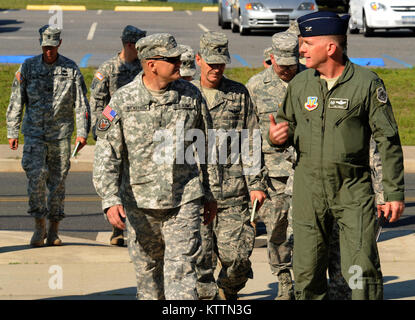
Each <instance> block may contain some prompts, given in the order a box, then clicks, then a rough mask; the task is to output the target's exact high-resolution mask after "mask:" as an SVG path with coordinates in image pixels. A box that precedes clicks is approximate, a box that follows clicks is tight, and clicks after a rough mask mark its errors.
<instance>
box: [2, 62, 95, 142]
mask: <svg viewBox="0 0 415 320" xmlns="http://www.w3.org/2000/svg"><path fill="white" fill-rule="evenodd" d="M86 93H87V88H86V86H85V82H84V79H83V76H82V74H81V72H80V70H79V69H78V67H77V65H76V64H75V62H73V61H72V60H70V59H68V58H66V57H64V56H62V55H59V56H58V59H57V61H56V62H55V63H54V64H52V65H48V64H46V63H44V62H43V60H42V55H38V56H35V57H33V58H30V59H27V60H26V61H25V62H24V63H23V64H22V65H21V66H20V68H19V70H18V71H17V72H16V76H15V78H14V80H13V85H12V93H11V97H10V104H9V107H8V109H7V113H6V117H7V137H8V138H17V137H18V136H19V129H20V124H21V122H22V114H23V108H24V106H26V110H25V115H24V118H23V125H22V133H23V134H24V135H27V136H34V137H42V138H44V139H45V140H55V139H63V138H66V137H69V136H70V135H71V134H72V132H73V130H74V111H75V115H76V128H77V130H76V131H77V132H76V134H77V136H79V137H84V138H86V137H87V136H88V132H89V129H90V118H89V114H90V109H89V104H88V100H87V98H86Z"/></svg>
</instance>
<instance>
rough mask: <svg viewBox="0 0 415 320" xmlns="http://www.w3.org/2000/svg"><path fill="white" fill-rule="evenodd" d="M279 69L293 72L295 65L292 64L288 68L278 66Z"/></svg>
mask: <svg viewBox="0 0 415 320" xmlns="http://www.w3.org/2000/svg"><path fill="white" fill-rule="evenodd" d="M279 67H280V68H281V69H282V70H294V69H296V68H297V65H296V64H292V65H290V66H281V65H279Z"/></svg>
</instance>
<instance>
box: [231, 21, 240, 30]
mask: <svg viewBox="0 0 415 320" xmlns="http://www.w3.org/2000/svg"><path fill="white" fill-rule="evenodd" d="M231 30H232V32H234V33H236V32H238V31H239V28H238V26H237V25H236V24H235V22H234V19H233V18H232V19H231Z"/></svg>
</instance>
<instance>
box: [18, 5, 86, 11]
mask: <svg viewBox="0 0 415 320" xmlns="http://www.w3.org/2000/svg"><path fill="white" fill-rule="evenodd" d="M26 10H32V11H49V10H62V11H86V7H85V6H75V5H60V4H52V5H49V4H46V5H33V4H28V5H27V6H26Z"/></svg>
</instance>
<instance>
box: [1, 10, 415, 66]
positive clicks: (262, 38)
mask: <svg viewBox="0 0 415 320" xmlns="http://www.w3.org/2000/svg"><path fill="white" fill-rule="evenodd" d="M51 19H56V12H54V11H53V12H51V13H49V11H30V10H3V11H0V41H1V43H2V45H1V47H0V59H3V62H4V61H5V60H4V59H7V58H8V57H10V56H12V57H15V58H17V59H18V57H19V56H26V55H36V54H39V53H40V48H39V42H38V32H37V30H38V29H39V27H41V26H42V25H44V24H47V23H49V22H50V20H51ZM54 21H57V20H54ZM61 21H62V26H63V30H64V31H63V43H62V46H61V49H60V52H61V53H62V54H63V55H65V56H67V57H69V58H71V59H73V60H74V61H75V62H77V63H78V64H79V65H80V66H81V67H85V66H93V67H97V66H98V65H99V64H101V63H102V62H104V61H105V60H107V59H108V58H110V57H112V56H114V55H115V53H116V52H117V51H119V50H120V47H121V42H120V35H121V31H122V29H123V28H124V26H125V25H127V24H131V25H134V26H137V27H139V28H141V29H144V30H147V31H148V34H153V33H159V32H169V33H171V34H173V35H174V36H175V37H176V40H177V41H178V42H179V43H183V44H188V45H190V46H192V47H193V48H194V49H195V50H197V48H198V47H199V37H200V35H201V34H202V33H203V32H205V31H208V30H210V31H220V30H222V29H221V28H220V26H219V25H218V23H217V13H216V12H202V11H174V12H115V11H109V10H87V11H63V12H62V17H61ZM222 31H223V32H225V33H226V34H227V36H228V38H229V46H230V52H231V56H232V63H231V64H230V65H229V67H242V66H249V67H259V66H261V65H262V52H263V50H264V49H265V48H266V47H269V46H270V45H271V36H272V35H273V33H274V32H276V30H274V31H270V32H253V33H252V34H251V35H248V36H240V35H239V34H238V33H232V31H231V30H229V29H228V30H222ZM414 37H415V33H413V32H411V31H409V30H400V31H390V32H379V33H377V34H376V35H375V36H374V37H371V38H365V37H364V36H363V35H362V34H358V35H349V37H348V40H349V43H348V54H349V57H351V58H361V59H360V60H361V61H363V63H365V61H366V60H367V59H369V60H370V61H377V62H383V64H384V67H386V68H409V67H412V66H413V65H415V55H414V54H413V52H414V49H415V42H414ZM5 57H6V58H5ZM374 58H375V60H374ZM362 59H363V60H362ZM369 60H367V61H369Z"/></svg>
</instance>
